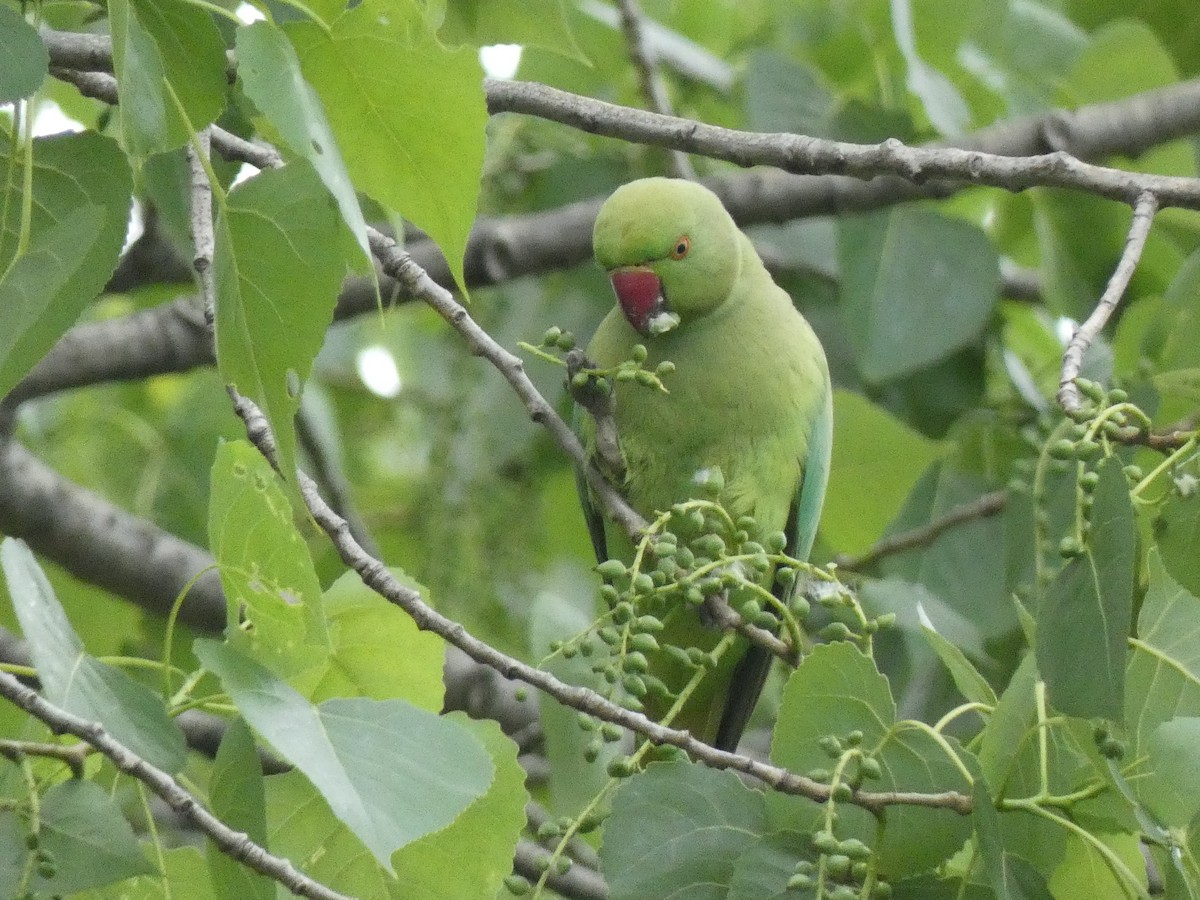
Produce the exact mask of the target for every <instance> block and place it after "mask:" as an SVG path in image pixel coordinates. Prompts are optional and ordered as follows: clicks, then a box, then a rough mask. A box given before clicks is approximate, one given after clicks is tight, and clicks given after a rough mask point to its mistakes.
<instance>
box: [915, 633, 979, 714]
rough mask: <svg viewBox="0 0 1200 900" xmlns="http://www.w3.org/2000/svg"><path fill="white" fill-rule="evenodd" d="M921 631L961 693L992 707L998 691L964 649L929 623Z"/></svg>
mask: <svg viewBox="0 0 1200 900" xmlns="http://www.w3.org/2000/svg"><path fill="white" fill-rule="evenodd" d="M921 633H922V634H924V635H925V639H926V640H927V641H929V646H930V647H932V648H933V652H934V653H936V654H937V655H938V659H940V660H941V661H942V662H943V663H944V664H945V666H946V668H947V669H948V670H949V672H950V677H951V678H953V679H954V685H955V687H957V688H958V690H959V693H961V694H962V695H963V696H964V697H965V698H967V700H969V701H971V702H972V703H983V704H986V705H987V706H991V707H994V706H995V705H996V692H995V691H994V690H992V686H991V685H990V684H988V681H987V679H986V678H984V677H983V676H982V675H980V674H979V670H978V669H976V668H975V666H974V665H973V664H972V663H971V661H970V660H969V659H967V655H966V654H965V653H963V652H962V650H960V649H959V648H958V647H956V646H955V645H954V644H952V643H950V642H949V641H948V640H946V639H945V638H944V637H942V636H941V635H940V634H938V633H937V632H936V631H934V630H933V629H932V628H930V627H929V626H927V625H922V626H921Z"/></svg>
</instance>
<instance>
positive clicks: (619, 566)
mask: <svg viewBox="0 0 1200 900" xmlns="http://www.w3.org/2000/svg"><path fill="white" fill-rule="evenodd" d="M596 571H597V572H598V573H599V574H600V577H601V578H603V579H605V580H606V581H612V580H613V579H614V578H620V577H621V576H622V575H624V574H625V573H626V572H627V571H628V569H626V567H625V563H623V562H621V561H620V560H619V559H606V560H605V561H604V562H602V563H600V565H598V566H596Z"/></svg>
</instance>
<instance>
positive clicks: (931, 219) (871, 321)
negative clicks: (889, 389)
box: [838, 207, 1000, 383]
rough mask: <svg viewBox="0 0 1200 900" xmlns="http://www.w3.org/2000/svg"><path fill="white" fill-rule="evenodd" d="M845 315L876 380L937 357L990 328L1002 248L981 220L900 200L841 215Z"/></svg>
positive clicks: (864, 366)
mask: <svg viewBox="0 0 1200 900" xmlns="http://www.w3.org/2000/svg"><path fill="white" fill-rule="evenodd" d="M838 266H839V269H840V271H841V273H842V298H843V301H844V303H845V317H846V323H847V326H848V328H849V331H850V340H851V343H852V345H853V347H854V352H855V356H856V358H857V360H858V367H859V369H860V371H861V372H862V374H863V377H864V378H865V379H866V380H867V381H869V382H874V383H878V382H883V381H889V380H891V379H894V378H898V377H899V376H901V375H907V374H909V373H912V372H914V371H916V370H917V369H920V368H922V367H924V366H928V365H929V364H931V363H934V362H937V361H938V360H940V359H943V358H945V357H946V356H948V355H949V354H950V353H951V352H952V351H954V350H957V349H958V348H959V347H963V346H966V345H967V344H969V343H971V342H972V341H974V340H976V339H977V338H978V337H979V335H980V334H981V333H982V332H983V328H984V326H985V325H986V324H987V321H988V319H989V318H990V317H991V314H992V308H993V307H994V305H995V303H996V298H997V291H998V287H999V284H1000V268H999V262H998V260H997V257H996V251H995V250H993V249H992V246H991V244H990V243H989V242H988V239H987V237H986V236H985V235H984V234H983V232H982V231H980V230H979V229H978V228H977V227H975V226H974V225H971V224H970V223H968V222H964V221H962V220H960V219H949V218H946V217H944V216H941V215H939V214H937V213H934V212H932V211H930V210H928V209H919V208H912V207H897V208H895V209H892V210H889V211H887V212H882V213H872V214H870V215H864V216H854V217H852V218H848V219H846V220H844V221H843V222H841V231H840V239H839V241H838Z"/></svg>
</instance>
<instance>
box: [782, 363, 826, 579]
mask: <svg viewBox="0 0 1200 900" xmlns="http://www.w3.org/2000/svg"><path fill="white" fill-rule="evenodd" d="M832 452H833V391H832V390H831V389H830V387H829V382H826V383H825V399H824V402H823V405H822V407H821V411H820V412H819V413H818V414H817V420H816V421H815V422H814V423H813V430H812V433H811V434H810V435H809V438H808V455H807V456H806V457H805V459H804V479H803V481H802V482H801V484H800V492H799V493H798V494H797V495H796V499H795V500H794V501H793V502H792V512H791V515H790V516H788V525H789V528H788V555H789V556H791V557H793V558H794V559H800V560H804V561H805V562H807V561H808V554H810V553H811V552H812V545H813V541H814V540H815V539H816V537H817V525H818V524H820V521H821V507H822V506H823V505H824V503H825V487H826V485H828V484H829V457H830V455H831V454H832Z"/></svg>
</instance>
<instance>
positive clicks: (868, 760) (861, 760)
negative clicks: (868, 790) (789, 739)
mask: <svg viewBox="0 0 1200 900" xmlns="http://www.w3.org/2000/svg"><path fill="white" fill-rule="evenodd" d="M862 743H863V733H862V732H861V731H859V730H858V729H855V730H854V731H851V732H849V733H848V734H845V735H842V736H838V735H833V734H827V735H825V736H824V737H822V738H821V739H820V740H819V741H818V742H817V744H818V746H819V747H820V748H821V751H822V752H823V753H824V754H825V755H826V756H828V757H829V759H830V760H832V761H833V762H834V765H835V769H834V770H832V771H831V770H830V769H826V768H816V769H813V770H812V771H810V772H809V773H808V777H809V778H811V779H813V780H814V781H819V782H822V783H825V784H830V785H831V790H830V796H829V802H830V804H834V803H845V802H848V801H849V800H850V798H851V797H852V796H853V793H854V791H855V790H856V789H857V788H858V787H859V786H860V785H861V784H862V782H863V781H864V780H865V779H878V778H880V777H881V776H882V775H883V770H882V767H881V766H880V764H879V760H877V759H876V758H875V757H874V756H872V755H870V754H869V753H867V752H866V751H865V750H863V748H862ZM837 819H838V816H837V812H836V811H835V810H833V809H830V810H829V813H828V816H827V819H826V822H827V824H826V826H825V827H824V828H822V829H820V830H819V831H816V832H814V833H813V835H812V838H811V844H812V849H813V851H814V852H815V853H816V854H817V856H818V862H817V863H813V862H812V861H811V860H801V861H800V862H799V863H797V864H796V870H795V873H794V874H793V875H792V877H791V878H790V879H788V889H789V890H798V891H804V890H811V889H814V888H816V887H817V886H818V885H820V886H821V887H822V888H823V890H822V893H821V897H822V898H826V900H850V898H852V897H854V898H860V897H861V896H862V886H863V884H864V883H865V882H866V880H867V877H868V875H869V874H870V865H869V859H870V857H871V848H870V847H868V846H867V845H866V844H864V843H863V842H862V841H860V840H859V839H858V838H846V839H844V840H843V839H840V838H838V836H837V835H836V834H834V832H833V830H832V829H833V826H834V825H836V823H837ZM891 893H892V889H891V886H890V885H888V884H886V883H884V882H881V881H877V882H875V883H874V884H873V885H872V888H871V893H870V896H871V897H878V898H884V897H890V896H891Z"/></svg>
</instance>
